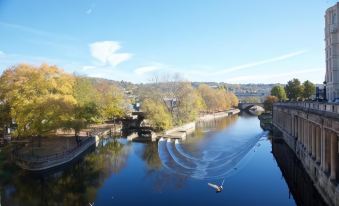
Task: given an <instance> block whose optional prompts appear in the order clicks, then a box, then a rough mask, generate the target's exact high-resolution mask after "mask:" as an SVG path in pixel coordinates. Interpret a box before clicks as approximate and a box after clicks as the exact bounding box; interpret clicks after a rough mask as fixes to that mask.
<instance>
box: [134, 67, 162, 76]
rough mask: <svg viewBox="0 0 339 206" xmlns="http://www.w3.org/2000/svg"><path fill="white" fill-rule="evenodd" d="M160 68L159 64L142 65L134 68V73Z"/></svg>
mask: <svg viewBox="0 0 339 206" xmlns="http://www.w3.org/2000/svg"><path fill="white" fill-rule="evenodd" d="M160 69H161V66H159V65H152V66H142V67H139V68H137V69H136V70H134V73H135V74H137V75H144V74H147V73H150V72H154V71H158V70H160Z"/></svg>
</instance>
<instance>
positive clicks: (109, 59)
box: [89, 41, 132, 67]
mask: <svg viewBox="0 0 339 206" xmlns="http://www.w3.org/2000/svg"><path fill="white" fill-rule="evenodd" d="M89 46H90V50H91V55H92V56H93V57H94V58H95V59H97V60H98V61H99V62H100V63H102V64H104V65H107V64H109V65H111V66H114V67H115V66H117V65H118V64H121V63H122V62H124V61H127V60H129V59H130V58H131V57H132V54H130V53H117V51H118V50H119V49H120V48H121V46H120V43H119V42H116V41H101V42H94V43H92V44H90V45H89Z"/></svg>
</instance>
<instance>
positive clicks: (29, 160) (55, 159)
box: [14, 137, 95, 170]
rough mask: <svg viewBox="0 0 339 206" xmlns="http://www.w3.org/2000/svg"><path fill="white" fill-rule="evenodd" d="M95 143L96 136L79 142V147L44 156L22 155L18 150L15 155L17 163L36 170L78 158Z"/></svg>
mask: <svg viewBox="0 0 339 206" xmlns="http://www.w3.org/2000/svg"><path fill="white" fill-rule="evenodd" d="M93 144H95V138H94V137H89V138H87V139H86V140H83V141H81V142H80V143H79V145H78V146H77V147H74V148H72V149H70V150H67V151H64V152H61V153H56V154H51V155H47V156H43V157H39V156H29V155H22V154H19V153H18V152H14V157H15V158H16V161H17V163H18V164H19V166H21V167H22V168H24V169H29V170H36V169H39V168H40V169H44V168H46V167H53V166H57V165H59V164H63V163H66V162H68V161H71V160H72V159H74V158H76V157H77V156H78V155H79V154H81V153H82V152H84V151H85V150H87V149H88V148H89V147H90V146H92V145H93Z"/></svg>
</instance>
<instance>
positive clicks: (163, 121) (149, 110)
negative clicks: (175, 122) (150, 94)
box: [141, 99, 172, 131]
mask: <svg viewBox="0 0 339 206" xmlns="http://www.w3.org/2000/svg"><path fill="white" fill-rule="evenodd" d="M141 110H142V111H143V112H144V113H145V114H146V119H147V120H149V123H150V125H151V126H152V127H153V128H154V129H155V130H156V131H162V130H166V129H168V128H170V127H171V126H172V116H171V114H170V113H169V111H168V109H167V107H166V106H165V104H164V102H157V101H155V100H153V99H145V100H144V101H143V102H142V104H141Z"/></svg>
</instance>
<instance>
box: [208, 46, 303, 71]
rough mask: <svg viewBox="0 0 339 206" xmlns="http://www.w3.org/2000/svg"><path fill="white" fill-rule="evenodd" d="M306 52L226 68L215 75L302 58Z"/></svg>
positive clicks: (301, 51)
mask: <svg viewBox="0 0 339 206" xmlns="http://www.w3.org/2000/svg"><path fill="white" fill-rule="evenodd" d="M306 52H307V50H300V51H296V52H291V53H288V54H284V55H281V56H277V57H273V58H269V59H265V60H260V61H256V62H252V63H247V64H242V65H238V66H235V67H230V68H226V69H223V70H221V71H218V72H215V73H214V74H216V75H219V74H226V73H230V72H234V71H238V70H243V69H248V68H252V67H256V66H260V65H264V64H269V63H274V62H278V61H282V60H286V59H290V58H292V57H296V56H300V55H302V54H304V53H306Z"/></svg>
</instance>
